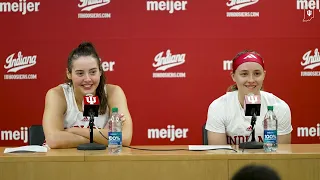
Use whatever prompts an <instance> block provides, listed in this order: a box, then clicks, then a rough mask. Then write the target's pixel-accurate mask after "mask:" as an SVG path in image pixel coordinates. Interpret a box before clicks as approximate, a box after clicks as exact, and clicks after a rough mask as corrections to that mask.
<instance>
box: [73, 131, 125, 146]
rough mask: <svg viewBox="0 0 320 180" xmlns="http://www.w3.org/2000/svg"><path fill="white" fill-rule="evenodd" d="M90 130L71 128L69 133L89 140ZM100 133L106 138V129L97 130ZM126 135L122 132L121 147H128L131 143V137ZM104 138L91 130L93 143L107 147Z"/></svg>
mask: <svg viewBox="0 0 320 180" xmlns="http://www.w3.org/2000/svg"><path fill="white" fill-rule="evenodd" d="M89 130H90V129H89V128H72V129H70V132H72V133H74V134H77V135H80V136H83V137H85V138H87V139H90V131H89ZM99 130H100V131H101V133H102V134H103V135H104V136H105V137H106V138H108V130H107V129H99ZM127 136H128V135H127V134H126V133H124V132H122V145H125V146H129V145H130V142H131V137H130V138H129V137H127ZM106 138H104V137H103V136H102V135H101V134H100V133H99V131H98V130H97V129H93V141H94V142H96V143H99V144H105V145H108V140H107V139H106Z"/></svg>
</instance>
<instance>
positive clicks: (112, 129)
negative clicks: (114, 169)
mask: <svg viewBox="0 0 320 180" xmlns="http://www.w3.org/2000/svg"><path fill="white" fill-rule="evenodd" d="M121 150H122V123H121V118H120V115H119V113H118V108H116V107H114V108H112V113H111V116H110V118H109V121H108V151H109V152H110V153H120V152H121Z"/></svg>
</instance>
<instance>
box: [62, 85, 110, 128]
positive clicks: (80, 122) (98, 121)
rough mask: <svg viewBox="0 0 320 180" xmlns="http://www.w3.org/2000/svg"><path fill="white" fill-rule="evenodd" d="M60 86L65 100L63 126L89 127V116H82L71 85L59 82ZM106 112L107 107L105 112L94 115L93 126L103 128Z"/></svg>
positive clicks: (106, 119) (105, 121)
mask: <svg viewBox="0 0 320 180" xmlns="http://www.w3.org/2000/svg"><path fill="white" fill-rule="evenodd" d="M60 86H61V87H62V89H63V92H64V96H65V98H66V102H67V111H66V113H65V114H64V123H63V124H64V128H71V127H82V128H89V118H87V117H83V112H81V111H79V109H78V106H77V103H76V100H75V98H74V91H73V87H72V86H70V85H68V84H61V85H60ZM105 90H106V88H105ZM108 114H109V111H108V107H107V110H106V113H105V114H103V115H99V116H98V117H94V126H95V127H97V128H104V127H105V125H106V123H107V121H108Z"/></svg>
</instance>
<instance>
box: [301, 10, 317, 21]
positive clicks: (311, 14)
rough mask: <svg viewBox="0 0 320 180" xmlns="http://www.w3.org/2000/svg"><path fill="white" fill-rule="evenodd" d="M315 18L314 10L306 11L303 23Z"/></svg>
mask: <svg viewBox="0 0 320 180" xmlns="http://www.w3.org/2000/svg"><path fill="white" fill-rule="evenodd" d="M313 18H314V9H309V10H306V9H305V10H304V16H303V22H308V21H311V20H312V19H313Z"/></svg>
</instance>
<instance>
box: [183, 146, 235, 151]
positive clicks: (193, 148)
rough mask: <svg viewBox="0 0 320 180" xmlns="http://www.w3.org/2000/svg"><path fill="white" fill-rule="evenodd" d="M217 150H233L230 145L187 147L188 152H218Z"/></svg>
mask: <svg viewBox="0 0 320 180" xmlns="http://www.w3.org/2000/svg"><path fill="white" fill-rule="evenodd" d="M218 149H230V150H232V149H233V148H232V147H231V146H230V145H189V150H190V151H203V150H218Z"/></svg>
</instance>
